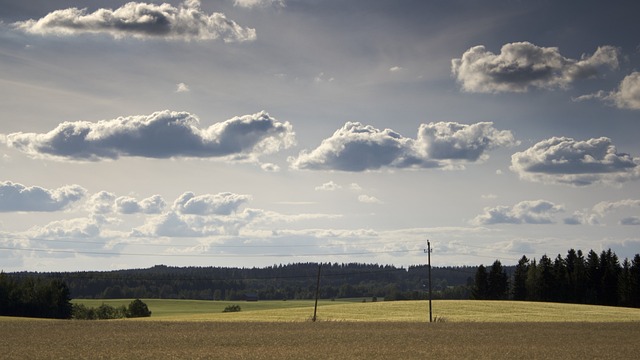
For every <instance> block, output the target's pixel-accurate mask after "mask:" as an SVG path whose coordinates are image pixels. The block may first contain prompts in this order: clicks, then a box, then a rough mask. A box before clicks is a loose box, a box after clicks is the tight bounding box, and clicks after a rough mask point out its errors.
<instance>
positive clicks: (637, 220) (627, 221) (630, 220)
mask: <svg viewBox="0 0 640 360" xmlns="http://www.w3.org/2000/svg"><path fill="white" fill-rule="evenodd" d="M620 225H640V217H637V216H630V217H626V218H624V219H622V220H620Z"/></svg>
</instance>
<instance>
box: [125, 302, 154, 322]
mask: <svg viewBox="0 0 640 360" xmlns="http://www.w3.org/2000/svg"><path fill="white" fill-rule="evenodd" d="M149 316H151V311H149V307H148V306H147V304H145V303H144V302H142V300H140V299H135V300H133V301H132V302H131V303H130V304H129V307H128V308H127V317H129V318H135V317H149Z"/></svg>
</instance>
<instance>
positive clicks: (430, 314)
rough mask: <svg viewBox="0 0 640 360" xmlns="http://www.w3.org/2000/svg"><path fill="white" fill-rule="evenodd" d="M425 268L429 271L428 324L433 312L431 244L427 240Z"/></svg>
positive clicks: (431, 320)
mask: <svg viewBox="0 0 640 360" xmlns="http://www.w3.org/2000/svg"><path fill="white" fill-rule="evenodd" d="M427 261H428V265H427V268H428V269H429V322H433V312H432V311H431V298H432V297H431V243H429V240H427Z"/></svg>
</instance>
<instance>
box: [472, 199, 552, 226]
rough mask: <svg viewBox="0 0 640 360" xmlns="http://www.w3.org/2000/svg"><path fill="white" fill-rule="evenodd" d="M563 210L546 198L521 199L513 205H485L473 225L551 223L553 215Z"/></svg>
mask: <svg viewBox="0 0 640 360" xmlns="http://www.w3.org/2000/svg"><path fill="white" fill-rule="evenodd" d="M562 211H564V207H563V206H562V205H556V204H554V203H552V202H550V201H546V200H534V201H521V202H519V203H517V204H516V205H514V206H496V207H487V208H485V209H484V213H483V214H481V215H478V216H477V217H476V218H474V219H473V220H472V221H471V223H472V224H474V225H493V224H551V223H553V222H554V218H553V217H554V215H555V214H556V213H559V212H562Z"/></svg>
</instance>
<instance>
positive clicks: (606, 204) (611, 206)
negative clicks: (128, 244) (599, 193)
mask: <svg viewBox="0 0 640 360" xmlns="http://www.w3.org/2000/svg"><path fill="white" fill-rule="evenodd" d="M622 207H640V200H638V199H624V200H619V201H601V202H599V203H597V204H595V205H594V206H593V211H594V212H595V213H597V214H598V215H600V216H604V215H605V214H607V213H609V212H611V211H614V210H616V209H619V208H622Z"/></svg>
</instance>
